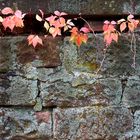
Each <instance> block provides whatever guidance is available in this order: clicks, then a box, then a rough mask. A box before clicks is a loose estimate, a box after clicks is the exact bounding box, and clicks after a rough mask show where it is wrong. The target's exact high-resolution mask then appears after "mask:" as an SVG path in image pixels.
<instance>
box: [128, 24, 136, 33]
mask: <svg viewBox="0 0 140 140" xmlns="http://www.w3.org/2000/svg"><path fill="white" fill-rule="evenodd" d="M128 28H129V30H130V31H131V32H133V31H134V29H135V25H134V23H132V22H130V23H128Z"/></svg>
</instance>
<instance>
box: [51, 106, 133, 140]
mask: <svg viewBox="0 0 140 140" xmlns="http://www.w3.org/2000/svg"><path fill="white" fill-rule="evenodd" d="M53 117H54V124H53V125H54V138H55V139H56V140H59V139H65V140H68V139H70V140H79V139H80V140H97V139H102V140H116V139H119V140H121V137H122V136H123V135H124V134H125V133H127V132H129V131H130V130H131V129H132V128H133V123H132V122H133V118H132V116H131V113H130V112H129V110H128V109H126V108H121V107H104V108H103V107H99V106H98V107H96V106H95V107H84V108H81V107H79V108H68V109H59V108H57V109H55V110H54V113H53Z"/></svg>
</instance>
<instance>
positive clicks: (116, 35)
mask: <svg viewBox="0 0 140 140" xmlns="http://www.w3.org/2000/svg"><path fill="white" fill-rule="evenodd" d="M111 38H112V39H113V40H114V41H116V42H118V34H117V33H112V34H111Z"/></svg>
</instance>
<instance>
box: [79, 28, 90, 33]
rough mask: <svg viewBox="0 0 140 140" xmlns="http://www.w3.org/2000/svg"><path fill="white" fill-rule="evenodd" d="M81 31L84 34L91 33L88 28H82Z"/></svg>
mask: <svg viewBox="0 0 140 140" xmlns="http://www.w3.org/2000/svg"><path fill="white" fill-rule="evenodd" d="M80 31H82V32H84V33H89V32H90V30H89V29H88V28H87V27H82V28H81V29H80Z"/></svg>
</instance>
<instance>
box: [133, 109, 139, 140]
mask: <svg viewBox="0 0 140 140" xmlns="http://www.w3.org/2000/svg"><path fill="white" fill-rule="evenodd" d="M134 135H135V136H136V137H139V139H140V110H137V111H136V112H135V114H134Z"/></svg>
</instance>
